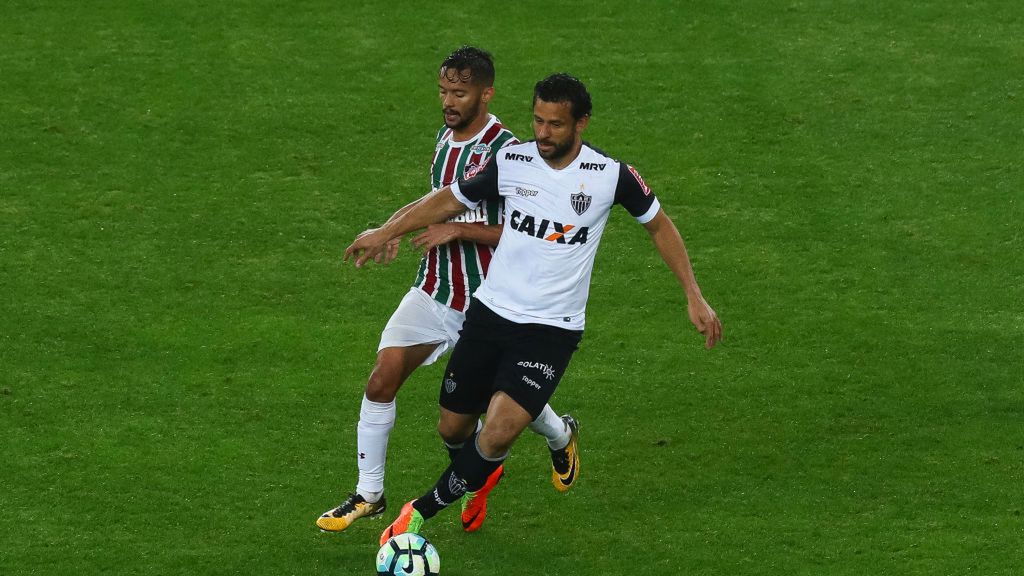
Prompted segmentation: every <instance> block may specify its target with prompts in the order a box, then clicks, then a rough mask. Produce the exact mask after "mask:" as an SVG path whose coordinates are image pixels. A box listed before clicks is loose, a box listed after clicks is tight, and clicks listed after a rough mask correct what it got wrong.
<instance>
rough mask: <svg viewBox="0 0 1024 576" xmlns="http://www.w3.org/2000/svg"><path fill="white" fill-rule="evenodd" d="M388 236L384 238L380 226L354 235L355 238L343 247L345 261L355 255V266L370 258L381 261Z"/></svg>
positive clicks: (384, 253)
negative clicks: (346, 246)
mask: <svg viewBox="0 0 1024 576" xmlns="http://www.w3.org/2000/svg"><path fill="white" fill-rule="evenodd" d="M389 240H390V238H385V237H384V235H383V234H382V233H381V231H380V228H370V229H369V230H365V231H363V232H362V233H361V234H359V235H358V236H356V239H355V240H354V241H353V242H352V243H351V244H349V246H348V248H345V262H348V259H349V258H350V257H352V256H355V263H356V268H362V267H363V264H366V262H367V261H368V260H370V259H371V258H372V259H373V261H374V262H377V263H381V262H383V261H384V260H385V258H386V256H387V249H388V248H387V245H388V241H389Z"/></svg>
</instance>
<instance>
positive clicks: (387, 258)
mask: <svg viewBox="0 0 1024 576" xmlns="http://www.w3.org/2000/svg"><path fill="white" fill-rule="evenodd" d="M401 245H402V239H401V238H392V239H391V240H388V244H387V249H386V250H385V255H384V264H390V263H391V261H392V260H394V259H395V258H397V257H398V247H399V246H401ZM375 261H376V262H380V260H376V259H375Z"/></svg>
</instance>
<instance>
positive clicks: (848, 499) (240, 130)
mask: <svg viewBox="0 0 1024 576" xmlns="http://www.w3.org/2000/svg"><path fill="white" fill-rule="evenodd" d="M0 14H2V15H0V574H3V575H5V576H21V575H29V574H38V575H49V574H58V573H61V574H90V575H91V574H133V575H134V574H161V575H175V574H203V575H233V574H244V575H246V576H258V575H264V574H265V575H275V576H279V575H284V574H288V575H327V574H339V575H349V574H354V575H357V574H369V573H371V571H372V566H373V557H374V553H375V551H376V548H377V546H376V539H377V535H378V533H379V531H380V530H381V529H382V528H383V527H384V525H385V522H383V521H379V522H364V523H359V524H357V525H356V526H354V527H353V528H352V529H351V530H350V531H348V532H347V533H344V534H340V535H326V534H321V533H320V532H319V531H318V530H317V529H316V528H315V527H314V525H313V521H314V519H315V518H316V516H317V515H318V514H320V513H321V512H322V511H323V510H325V509H327V508H329V507H331V506H333V505H335V504H337V503H338V502H340V501H341V500H342V499H343V498H344V496H345V492H346V491H347V490H350V489H351V488H352V486H353V485H354V481H355V468H354V467H355V459H354V439H355V430H354V428H355V421H356V419H357V415H358V402H359V398H360V394H361V391H362V386H363V384H364V382H365V378H366V376H367V374H368V371H369V368H370V366H371V363H372V360H373V357H374V350H375V347H376V344H377V339H378V336H379V332H380V329H381V328H382V327H383V325H384V323H385V321H386V320H387V318H388V316H389V315H390V313H391V311H392V310H393V308H394V306H395V305H396V304H397V303H398V301H399V299H400V298H401V296H402V294H403V293H404V292H405V291H406V290H407V288H408V286H409V284H410V283H411V282H412V280H413V276H414V273H415V266H416V255H415V254H414V253H412V252H411V251H410V250H406V251H405V252H404V253H403V255H402V256H401V257H400V259H399V260H398V261H396V262H394V263H393V264H392V265H391V266H390V267H386V268H378V267H370V268H369V269H365V270H356V269H355V268H353V267H352V266H351V265H344V264H342V263H341V252H342V250H343V248H344V247H345V246H346V245H347V244H348V243H349V242H350V241H351V239H352V238H353V237H354V235H355V234H356V233H358V232H359V231H361V230H363V229H364V228H366V227H367V226H371V225H374V224H377V223H379V222H381V221H382V220H383V219H384V218H386V217H387V215H389V214H390V213H391V212H392V211H393V210H394V209H396V208H397V207H399V206H400V205H402V204H404V203H406V202H408V201H409V200H411V199H413V198H415V197H417V196H418V195H420V194H421V193H423V192H425V191H426V186H427V177H426V173H427V165H428V162H429V158H430V154H431V152H432V150H433V140H432V138H433V134H434V132H435V130H436V129H437V127H438V126H439V124H440V121H441V118H440V113H439V110H438V104H437V101H436V95H435V87H434V86H435V85H434V83H435V78H436V76H435V73H436V68H437V66H438V64H439V62H440V60H441V59H442V58H443V57H444V56H445V55H446V54H447V53H448V52H449V51H451V50H452V49H453V48H455V47H457V46H458V45H459V44H462V43H475V44H478V45H480V46H482V47H484V48H486V49H488V50H490V51H492V52H493V53H494V55H495V58H496V64H497V70H498V78H497V85H496V87H497V95H496V98H495V101H494V103H493V106H492V110H493V111H494V112H495V113H496V114H498V115H499V116H500V117H501V118H502V119H503V120H504V121H505V123H506V124H508V125H509V126H510V127H511V128H512V129H513V130H515V131H516V132H517V134H519V135H521V136H525V137H528V136H529V129H530V128H529V126H530V125H529V121H530V108H529V102H530V95H531V90H532V86H533V83H534V82H535V81H536V80H538V79H540V78H541V77H543V76H546V75H547V74H549V73H552V72H556V71H563V70H565V71H570V72H572V73H574V74H576V75H577V76H579V77H580V78H581V79H583V80H584V81H585V82H586V83H587V84H588V87H589V88H590V91H591V93H592V94H593V97H594V104H595V114H594V117H593V120H592V122H591V125H590V129H589V130H588V132H587V135H586V136H587V139H588V140H589V141H591V142H593V143H594V144H595V145H596V146H599V147H601V148H602V149H604V150H606V151H608V152H609V153H610V154H612V155H614V156H616V157H619V158H622V159H624V160H626V161H629V162H631V163H633V164H635V165H636V166H637V167H638V168H639V169H640V171H641V172H642V173H643V174H644V176H645V178H646V180H647V182H648V183H649V184H650V185H651V186H652V188H653V189H654V190H655V191H656V192H657V193H658V194H659V196H660V198H661V200H662V202H663V204H664V205H665V207H666V210H667V212H668V213H669V214H670V215H671V216H672V217H673V218H674V219H675V221H676V222H677V224H678V225H679V227H680V229H681V231H682V233H683V235H684V238H686V240H687V244H688V247H689V249H690V252H691V256H692V258H693V261H694V268H695V270H696V273H697V277H698V279H699V281H700V283H701V286H702V288H703V290H704V292H705V295H706V296H707V298H708V300H709V302H710V303H711V305H712V306H714V307H715V308H716V310H717V311H718V312H719V314H720V315H721V317H722V319H723V321H724V325H725V341H724V342H723V343H722V345H721V346H720V347H719V348H717V349H715V350H713V351H710V352H709V351H705V350H703V347H702V346H701V340H700V338H699V337H698V336H697V335H696V333H695V332H694V331H693V329H692V327H691V326H689V323H688V322H687V321H686V319H685V311H684V307H683V299H682V295H681V293H680V290H679V289H678V287H677V286H676V285H675V282H674V279H673V278H672V275H671V273H670V272H669V271H668V270H667V268H666V267H665V266H664V265H663V264H662V263H661V262H660V260H659V258H658V256H657V254H656V252H655V251H654V249H653V247H652V246H651V244H650V242H649V240H648V238H647V234H646V233H645V232H644V231H643V229H642V228H641V227H639V226H637V225H636V224H635V223H634V222H633V221H632V220H631V219H630V218H629V217H628V215H627V214H626V213H625V212H624V211H622V210H619V209H617V210H616V212H615V213H614V214H613V217H612V220H611V222H610V224H609V230H608V232H607V235H606V237H605V240H604V245H603V246H602V248H601V250H600V252H599V256H598V261H597V264H596V269H595V281H594V285H593V289H592V296H591V301H590V306H589V314H588V326H587V333H586V336H585V338H584V342H583V344H582V346H581V349H580V351H579V352H578V353H577V355H576V357H575V358H574V361H573V363H572V365H571V367H570V370H569V372H568V375H567V377H566V379H565V380H564V382H563V385H562V386H561V387H560V389H559V391H558V394H557V395H556V396H555V398H554V399H553V401H552V404H553V405H554V406H555V408H556V410H559V411H571V412H573V413H574V414H575V415H576V416H577V417H578V418H579V420H580V422H581V426H582V451H583V453H582V457H583V465H582V466H583V467H582V477H581V480H580V484H579V485H578V486H577V487H576V488H575V489H574V490H573V491H572V492H571V493H569V494H568V495H565V496H562V495H559V494H557V493H556V492H555V491H554V490H553V489H552V487H551V486H550V484H549V483H548V474H549V472H548V463H547V455H546V450H545V449H544V446H543V444H542V442H541V441H540V440H539V439H537V438H536V437H534V436H525V437H524V438H522V439H521V441H520V442H519V443H518V444H517V446H516V447H515V449H514V451H513V455H512V457H511V459H510V460H509V462H508V471H509V472H508V475H507V476H506V479H505V481H504V482H503V484H502V485H501V487H500V488H499V489H498V490H497V491H496V492H495V493H494V495H493V497H492V500H491V502H492V504H491V515H490V518H489V520H488V523H487V525H486V526H485V527H484V529H483V530H482V531H480V532H479V533H476V534H472V535H464V534H462V532H461V530H460V529H459V527H458V525H457V520H456V514H455V513H454V512H448V513H446V514H444V515H442V516H439V517H438V518H436V519H435V520H434V521H432V522H431V523H429V524H428V530H427V534H426V535H427V536H428V538H430V539H431V540H432V541H433V542H434V543H435V544H436V545H437V547H438V549H439V551H440V554H441V558H442V572H443V573H444V574H445V575H447V576H455V575H465V576H470V575H481V574H501V575H503V576H517V575H523V576H525V575H531V576H532V575H538V574H558V575H576V574H579V575H594V574H601V575H628V574H638V573H639V574H691V575H706V576H719V575H721V576H736V575H776V574H777V575H785V576H793V575H807V576H818V575H828V576H840V575H844V576H845V575H849V576H863V575H883V574H892V575H898V576H908V575H928V576H933V575H966V574H978V575H984V576H1010V575H1017V574H1020V573H1021V571H1022V570H1024V552H1022V550H1024V548H1022V546H1021V542H1022V541H1024V520H1022V518H1021V509H1022V507H1024V504H1022V495H1024V488H1022V487H1024V425H1022V422H1024V389H1022V386H1021V383H1022V378H1021V373H1022V372H1024V361H1022V358H1024V355H1022V350H1024V256H1022V253H1024V208H1022V204H1024V192H1022V191H1024V175H1022V159H1024V42H1021V38H1024V5H1022V4H1021V3H1020V2H1016V1H1010V0H989V1H986V0H977V1H970V2H968V1H952V0H950V1H938V0H935V1H928V0H916V1H908V2H882V1H872V0H864V1H853V0H832V1H825V0H822V1H811V0H785V1H783V0H778V1H775V0H767V1H764V2H754V1H749V2H748V1H740V2H712V1H708V0H702V1H701V0H699V1H695V2H670V1H662V2H619V1H617V0H613V1H609V2H592V3H568V4H564V5H563V4H560V3H554V2H540V1H536V0H524V1H522V2H504V3H478V4H465V5H457V4H447V5H440V4H438V5H433V4H431V3H413V2H395V3H389V4H379V5H374V4H360V3H352V2H328V1H308V2H306V1H300V2H291V3H289V2H265V1H259V0H257V1H253V2H237V3H231V2H194V1H186V0H182V1H175V2H171V1H166V0H164V1H160V0H157V1H154V2H145V3H139V2H127V1H117V0H106V1H103V0H100V1H97V2H71V1H63V2H61V1H55V0H40V1H37V2H28V1H24V0H5V1H4V2H2V8H0ZM442 369H443V364H442V365H435V366H432V367H430V368H428V369H424V370H422V371H420V372H419V373H417V374H416V375H415V376H414V377H413V378H412V380H411V381H410V382H409V383H408V384H407V385H406V388H405V389H404V390H403V391H402V393H401V394H400V396H399V402H398V423H397V427H396V429H395V431H394V434H393V437H392V444H391V451H390V460H389V470H388V496H389V499H390V500H391V502H392V503H393V505H394V506H395V510H396V511H397V505H398V504H399V503H401V502H402V501H404V500H407V499H409V498H412V497H414V496H416V495H418V494H419V493H421V492H422V491H423V490H425V489H426V488H427V487H428V486H429V485H430V484H431V483H432V482H434V480H435V479H436V476H437V474H438V473H439V472H440V470H441V469H442V466H443V465H444V462H445V459H446V454H445V453H444V450H443V449H442V448H441V446H440V443H439V441H438V439H437V436H436V434H435V431H434V425H435V421H436V396H437V387H438V385H439V380H440V378H439V377H440V374H441V370H442ZM1015 374H1016V376H1015ZM388 516H389V517H390V516H391V514H388Z"/></svg>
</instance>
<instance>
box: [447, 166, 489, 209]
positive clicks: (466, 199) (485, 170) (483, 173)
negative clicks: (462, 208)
mask: <svg viewBox="0 0 1024 576" xmlns="http://www.w3.org/2000/svg"><path fill="white" fill-rule="evenodd" d="M451 188H452V193H453V194H455V197H456V198H458V199H459V201H460V202H462V203H463V204H465V205H466V206H468V207H469V208H476V205H477V204H479V203H480V201H482V200H499V199H501V195H500V194H499V193H498V161H497V160H495V159H494V158H489V159H488V160H487V161H486V162H485V163H484V165H483V166H481V167H480V168H478V169H477V170H476V171H474V172H473V173H472V174H467V175H465V176H463V177H461V178H459V179H458V181H457V182H453V183H452V185H451Z"/></svg>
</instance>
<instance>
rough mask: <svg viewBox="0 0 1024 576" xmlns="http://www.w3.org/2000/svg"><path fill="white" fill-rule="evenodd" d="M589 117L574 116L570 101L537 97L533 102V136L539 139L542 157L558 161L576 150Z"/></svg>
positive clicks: (538, 145) (539, 150)
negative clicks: (553, 100) (552, 100)
mask: <svg viewBox="0 0 1024 576" xmlns="http://www.w3.org/2000/svg"><path fill="white" fill-rule="evenodd" d="M588 119H589V117H588V116H584V117H583V118H580V119H579V120H576V119H575V118H573V117H572V104H570V103H569V102H545V101H544V100H541V99H539V98H538V99H536V101H535V102H534V103H533V138H534V140H536V141H537V151H538V152H540V157H541V158H543V159H545V160H549V161H557V160H560V159H562V158H563V157H565V155H566V154H569V153H570V152H572V151H574V150H575V149H576V147H577V146H578V144H579V143H580V139H581V134H583V129H584V128H586V126H587V120H588Z"/></svg>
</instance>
